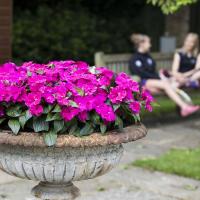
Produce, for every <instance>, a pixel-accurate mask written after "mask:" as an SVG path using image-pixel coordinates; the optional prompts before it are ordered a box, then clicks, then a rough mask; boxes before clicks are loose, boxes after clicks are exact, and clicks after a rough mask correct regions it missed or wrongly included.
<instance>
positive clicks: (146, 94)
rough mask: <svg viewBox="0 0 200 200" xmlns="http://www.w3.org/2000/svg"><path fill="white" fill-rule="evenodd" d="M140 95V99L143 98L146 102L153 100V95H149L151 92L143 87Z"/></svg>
mask: <svg viewBox="0 0 200 200" xmlns="http://www.w3.org/2000/svg"><path fill="white" fill-rule="evenodd" d="M141 96H142V100H145V101H148V102H153V101H154V98H153V96H152V95H151V93H150V92H149V91H148V90H145V89H143V90H142V94H141Z"/></svg>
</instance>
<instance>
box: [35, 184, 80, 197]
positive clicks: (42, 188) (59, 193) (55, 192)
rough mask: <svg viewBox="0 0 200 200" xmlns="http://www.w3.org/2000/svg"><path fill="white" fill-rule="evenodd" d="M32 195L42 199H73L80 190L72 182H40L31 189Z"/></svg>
mask: <svg viewBox="0 0 200 200" xmlns="http://www.w3.org/2000/svg"><path fill="white" fill-rule="evenodd" d="M32 195H34V196H35V197H37V198H39V199H43V200H74V199H75V198H76V197H78V196H79V195H80V191H79V189H78V188H77V187H76V186H74V185H73V183H68V184H64V185H60V184H51V183H46V182H40V183H39V184H38V185H37V186H35V187H34V188H33V189H32Z"/></svg>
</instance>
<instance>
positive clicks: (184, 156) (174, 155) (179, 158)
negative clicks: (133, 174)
mask: <svg viewBox="0 0 200 200" xmlns="http://www.w3.org/2000/svg"><path fill="white" fill-rule="evenodd" d="M131 165H133V166H137V167H142V168H145V169H149V170H154V171H162V172H165V173H170V174H177V175H180V176H185V177H189V178H193V179H197V180H200V148H196V149H172V150H170V151H169V152H167V153H166V154H164V155H162V156H160V157H159V158H151V159H142V160H136V161H134V162H133V163H132V164H131Z"/></svg>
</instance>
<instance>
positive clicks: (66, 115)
mask: <svg viewBox="0 0 200 200" xmlns="http://www.w3.org/2000/svg"><path fill="white" fill-rule="evenodd" d="M78 113H79V109H78V108H74V107H64V108H63V109H62V111H61V115H62V117H63V119H64V120H65V121H70V120H72V119H73V118H74V117H75V116H76V115H78Z"/></svg>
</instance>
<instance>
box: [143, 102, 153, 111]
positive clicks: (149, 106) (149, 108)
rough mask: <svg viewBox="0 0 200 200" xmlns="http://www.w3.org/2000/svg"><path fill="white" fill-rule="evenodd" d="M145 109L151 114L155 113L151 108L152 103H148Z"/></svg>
mask: <svg viewBox="0 0 200 200" xmlns="http://www.w3.org/2000/svg"><path fill="white" fill-rule="evenodd" d="M145 109H146V110H148V111H149V112H152V111H153V107H152V106H151V103H150V102H148V101H147V102H146V104H145Z"/></svg>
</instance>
